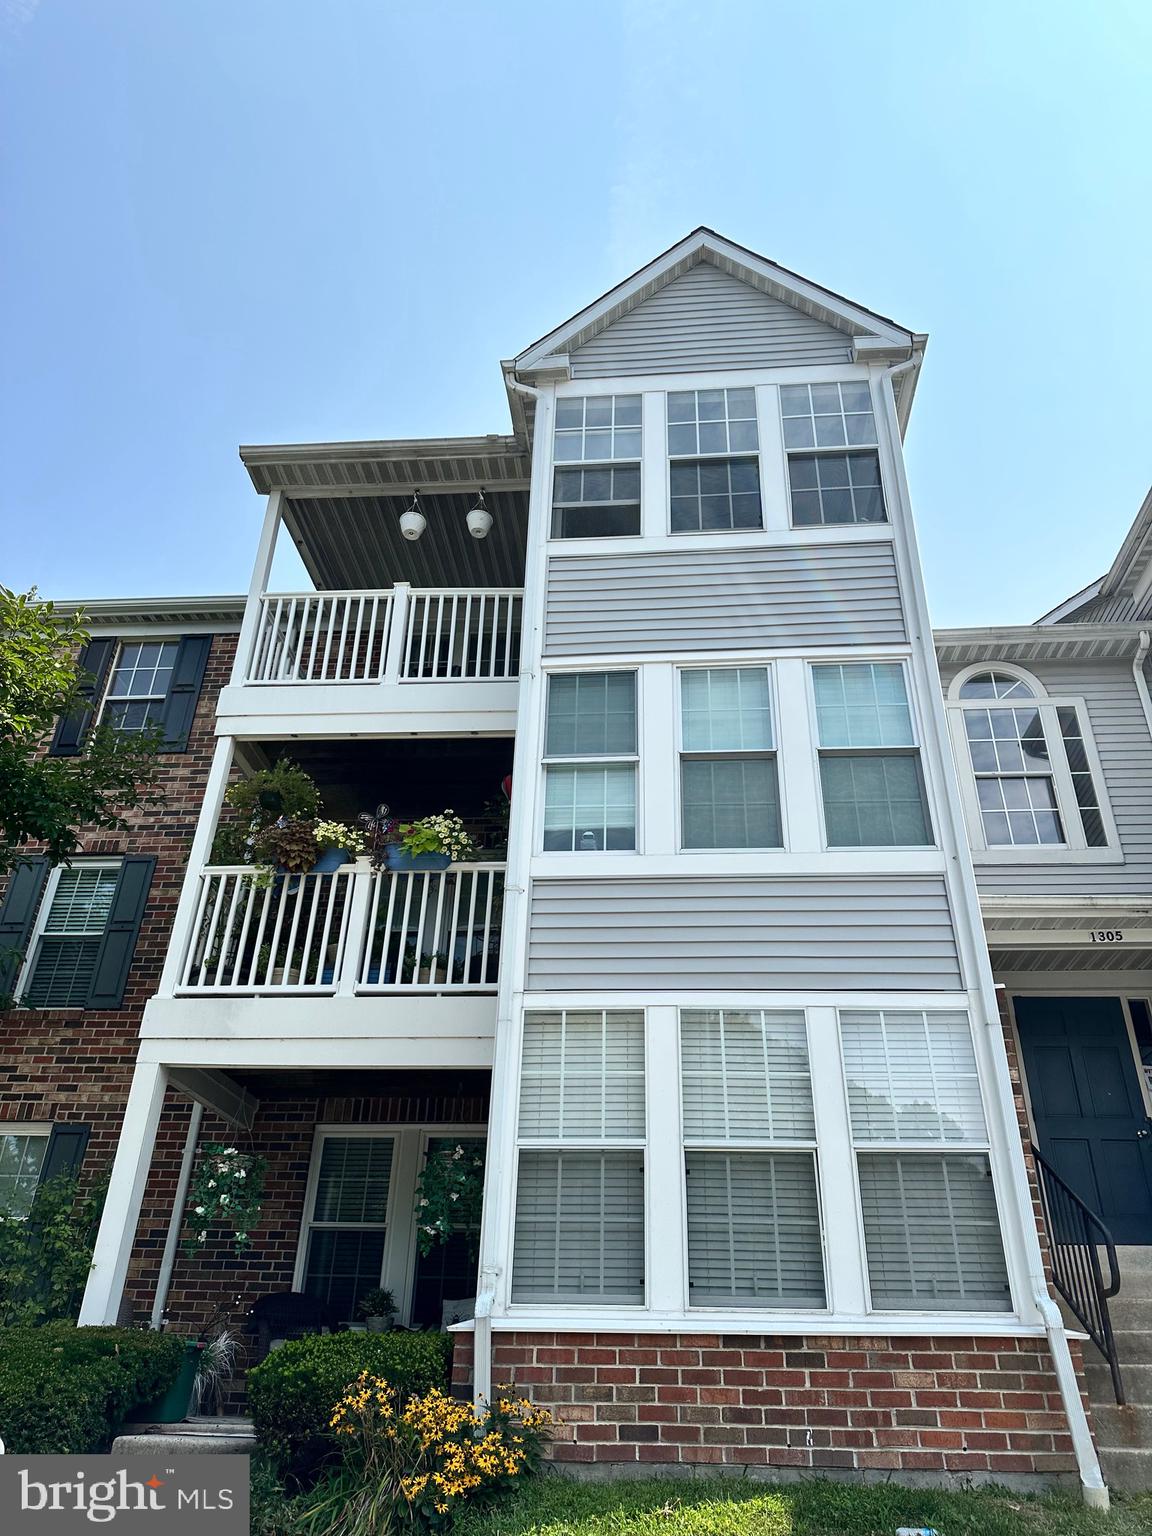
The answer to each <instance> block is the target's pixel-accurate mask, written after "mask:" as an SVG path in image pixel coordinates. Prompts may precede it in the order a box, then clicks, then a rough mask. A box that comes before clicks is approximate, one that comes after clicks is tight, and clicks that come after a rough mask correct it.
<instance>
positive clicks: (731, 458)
mask: <svg viewBox="0 0 1152 1536" xmlns="http://www.w3.org/2000/svg"><path fill="white" fill-rule="evenodd" d="M759 446H760V439H759V434H758V432H757V427H756V391H755V390H754V389H685V390H673V391H672V393H670V394H669V396H668V457H669V460H670V466H669V476H670V489H671V496H672V523H671V526H672V532H673V533H710V532H714V531H731V530H734V529H739V528H760V527H762V526H763V514H762V511H761V505H760V458H759Z"/></svg>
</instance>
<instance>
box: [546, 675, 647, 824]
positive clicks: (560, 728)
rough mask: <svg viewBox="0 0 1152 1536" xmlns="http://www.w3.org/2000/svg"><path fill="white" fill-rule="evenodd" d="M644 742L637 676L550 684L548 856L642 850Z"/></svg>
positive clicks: (567, 678) (558, 678)
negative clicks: (640, 759) (640, 743)
mask: <svg viewBox="0 0 1152 1536" xmlns="http://www.w3.org/2000/svg"><path fill="white" fill-rule="evenodd" d="M636 743H637V732H636V674H635V672H572V673H554V674H553V675H552V676H551V677H549V679H548V717H547V723H546V727H545V742H544V756H545V767H544V775H545V787H544V848H545V851H546V852H552V851H561V852H579V853H595V852H602V851H604V850H613V849H615V850H629V849H634V848H635V847H636V761H637V754H636Z"/></svg>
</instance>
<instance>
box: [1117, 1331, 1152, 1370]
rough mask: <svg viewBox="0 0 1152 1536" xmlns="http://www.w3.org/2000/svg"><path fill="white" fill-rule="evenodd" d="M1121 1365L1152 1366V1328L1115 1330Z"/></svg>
mask: <svg viewBox="0 0 1152 1536" xmlns="http://www.w3.org/2000/svg"><path fill="white" fill-rule="evenodd" d="M1112 1337H1113V1338H1114V1339H1115V1341H1116V1353H1117V1354H1118V1355H1119V1357H1120V1364H1121V1365H1124V1364H1125V1363H1126V1362H1127V1363H1128V1364H1131V1365H1152V1328H1115V1327H1114V1328H1113V1329H1112Z"/></svg>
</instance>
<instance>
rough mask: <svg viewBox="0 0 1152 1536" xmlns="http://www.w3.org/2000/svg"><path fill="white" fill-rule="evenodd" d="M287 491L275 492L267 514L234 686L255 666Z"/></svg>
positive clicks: (238, 645)
mask: <svg viewBox="0 0 1152 1536" xmlns="http://www.w3.org/2000/svg"><path fill="white" fill-rule="evenodd" d="M283 501H284V493H283V491H273V492H272V494H271V495H270V496H269V497H268V501H267V505H266V507H265V510H264V526H263V527H262V528H261V530H260V543H259V544H258V545H257V548H256V563H255V565H254V566H253V567H252V580H251V581H250V582H249V583H248V601H247V602H246V603H245V604H244V618H243V621H242V623H241V625H240V638H239V639H238V640H237V642H236V659H235V661H234V662H233V663H232V686H233V687H239V686H240V684H241V683H243V682H245V681H246V680H247V678H248V672H249V668H250V667H251V665H252V653H253V651H254V649H255V645H256V636H257V635H258V634H259V633H260V615H261V612H262V610H263V604H264V594H265V592H266V591H267V590H268V578H269V576H270V575H271V574H272V557H273V556H274V555H275V553H276V535H277V534H278V532H279V531H280V513H281V508H282V506H283Z"/></svg>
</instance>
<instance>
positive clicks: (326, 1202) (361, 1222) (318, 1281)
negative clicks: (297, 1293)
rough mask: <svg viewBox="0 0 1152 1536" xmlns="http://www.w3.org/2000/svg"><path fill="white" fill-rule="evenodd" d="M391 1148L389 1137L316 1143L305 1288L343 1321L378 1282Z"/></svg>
mask: <svg viewBox="0 0 1152 1536" xmlns="http://www.w3.org/2000/svg"><path fill="white" fill-rule="evenodd" d="M394 1146H395V1143H394V1139H393V1138H392V1137H391V1136H325V1137H324V1139H323V1140H322V1141H321V1143H320V1149H319V1159H320V1162H319V1167H318V1168H317V1171H316V1186H315V1193H314V1196H313V1201H312V1211H311V1214H310V1217H309V1224H308V1247H307V1254H306V1259H305V1271H304V1289H305V1291H306V1292H307V1293H308V1295H310V1296H318V1297H320V1298H321V1299H322V1300H324V1301H326V1302H328V1303H329V1305H330V1306H331V1307H332V1308H333V1311H334V1313H335V1315H336V1316H337V1317H339V1318H343V1319H345V1320H349V1321H350V1320H351V1319H352V1318H354V1317H356V1316H357V1310H356V1309H357V1306H358V1305H359V1302H360V1300H361V1299H362V1298H363V1296H364V1294H365V1292H367V1291H369V1290H372V1289H373V1288H374V1287H375V1286H378V1285H379V1284H380V1276H381V1273H382V1270H383V1267H384V1241H385V1237H386V1234H387V1219H388V1192H389V1189H390V1187H391V1182H392V1157H393V1151H394Z"/></svg>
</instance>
